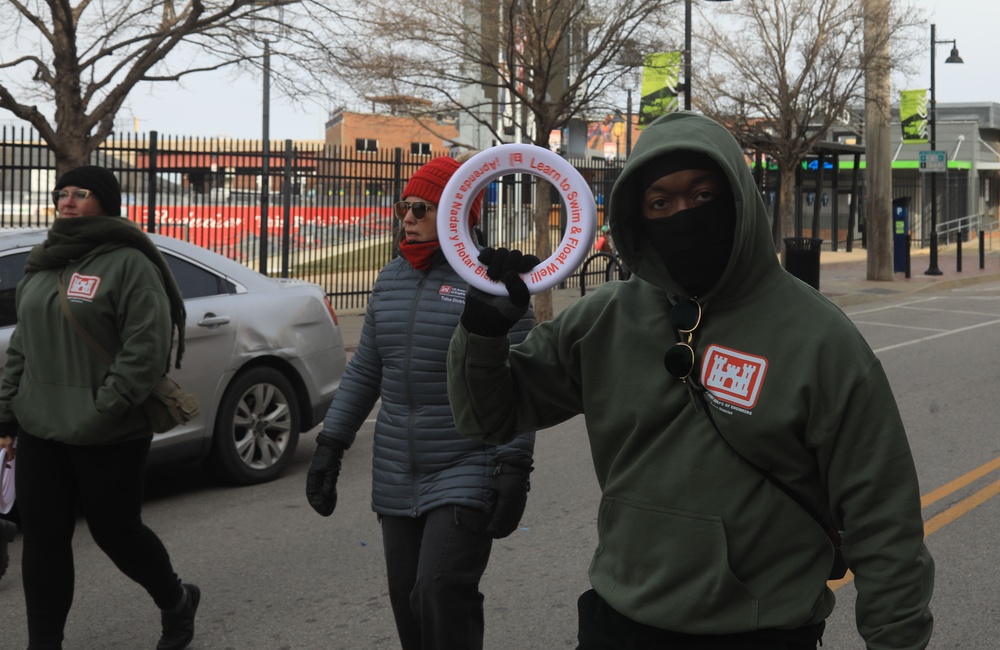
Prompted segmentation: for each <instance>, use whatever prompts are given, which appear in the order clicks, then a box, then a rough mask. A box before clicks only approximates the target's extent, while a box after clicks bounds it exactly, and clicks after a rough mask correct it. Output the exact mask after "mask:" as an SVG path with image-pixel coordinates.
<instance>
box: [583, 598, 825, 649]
mask: <svg viewBox="0 0 1000 650" xmlns="http://www.w3.org/2000/svg"><path fill="white" fill-rule="evenodd" d="M577 607H578V609H579V614H580V626H579V632H578V635H577V640H578V641H579V642H580V645H578V646H577V650H815V648H816V643H817V642H818V641H819V638H820V636H821V635H822V634H823V624H822V623H820V624H819V625H814V626H810V627H808V628H800V629H798V630H757V631H755V632H747V633H745V634H725V635H716V636H709V635H705V636H695V635H690V634H679V633H677V632H670V631H668V630H661V629H660V628H657V627H653V626H651V625H644V624H642V623H636V622H635V621H633V620H632V619H630V618H628V617H626V616H623V615H621V614H619V613H618V612H616V611H615V610H614V609H613V608H612V607H611V605H608V603H607V602H606V601H605V600H604V599H603V598H601V597H600V596H599V595H598V594H597V592H596V591H594V590H593V589H590V590H589V591H585V592H583V595H582V596H580V599H579V600H578V601H577Z"/></svg>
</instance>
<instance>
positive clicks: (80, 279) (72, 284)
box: [66, 273, 101, 302]
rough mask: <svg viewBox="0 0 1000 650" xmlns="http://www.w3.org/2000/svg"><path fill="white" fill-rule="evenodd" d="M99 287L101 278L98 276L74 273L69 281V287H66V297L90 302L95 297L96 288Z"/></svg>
mask: <svg viewBox="0 0 1000 650" xmlns="http://www.w3.org/2000/svg"><path fill="white" fill-rule="evenodd" d="M100 286H101V278H100V277H99V276H96V275H80V274H79V273H74V274H73V276H72V277H71V278H70V279H69V286H67V287H66V297H67V298H70V299H76V300H86V301H88V302H91V301H93V300H94V296H96V295H97V288H98V287H100Z"/></svg>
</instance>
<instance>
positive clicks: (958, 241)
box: [955, 228, 962, 273]
mask: <svg viewBox="0 0 1000 650" xmlns="http://www.w3.org/2000/svg"><path fill="white" fill-rule="evenodd" d="M955 271H956V272H957V273H961V272H962V229H961V228H959V229H958V236H956V237H955Z"/></svg>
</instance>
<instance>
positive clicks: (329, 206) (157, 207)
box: [0, 128, 621, 309]
mask: <svg viewBox="0 0 1000 650" xmlns="http://www.w3.org/2000/svg"><path fill="white" fill-rule="evenodd" d="M428 159H429V157H428V156H424V155H414V154H409V153H404V152H403V151H402V150H400V149H395V150H383V151H378V152H368V151H356V150H354V149H351V148H342V147H332V146H324V145H313V146H303V145H301V144H295V143H293V142H292V141H291V140H285V141H284V142H281V143H272V144H271V145H270V147H269V151H268V153H267V155H266V156H265V152H264V151H263V147H262V146H261V143H260V142H259V141H239V140H221V139H206V138H190V137H188V138H185V137H176V138H174V137H160V136H159V135H158V134H157V133H156V132H155V131H153V132H150V133H149V134H148V135H138V134H124V135H120V136H113V137H112V138H109V140H108V141H107V142H106V143H105V144H104V146H102V147H101V148H100V149H98V150H97V151H95V152H94V153H93V154H92V155H91V159H90V162H91V163H92V164H96V165H102V166H104V167H107V168H109V169H111V170H113V171H114V172H115V173H116V174H117V176H118V178H119V180H120V181H121V184H122V202H123V206H122V207H123V214H126V215H127V216H128V218H130V219H132V220H134V221H136V222H138V223H140V224H142V225H143V226H144V227H145V228H146V229H147V230H148V231H150V232H158V233H161V234H165V235H169V236H173V237H177V238H179V239H184V240H187V241H190V242H192V243H195V244H198V245H200V246H203V247H205V248H208V249H211V250H214V251H216V252H218V253H221V254H223V255H226V256H228V257H231V258H233V259H235V260H238V261H240V262H242V263H244V264H247V265H248V266H250V267H252V268H255V269H257V270H259V271H260V272H262V273H265V274H267V275H272V276H281V277H290V278H302V279H307V280H310V281H313V282H316V283H318V284H320V285H322V286H323V287H324V288H325V290H326V292H327V294H328V295H329V296H330V299H331V302H332V303H333V304H334V307H336V308H338V309H351V308H362V307H364V305H365V303H366V301H367V296H368V293H369V290H370V288H371V286H372V284H373V283H374V281H375V277H376V275H377V273H378V270H379V269H380V268H381V267H382V266H383V265H384V264H385V263H386V262H387V261H388V260H389V259H390V258H391V256H392V255H393V252H394V248H395V246H394V238H393V231H394V226H395V219H394V217H393V215H392V204H393V202H394V201H396V200H398V199H399V196H400V194H401V192H402V190H403V187H404V185H405V182H406V179H408V178H409V176H410V175H411V174H412V173H413V172H414V171H416V169H417V168H418V167H420V165H422V164H424V163H425V162H427V160H428ZM570 162H571V163H572V164H573V165H574V167H576V168H577V169H578V170H579V171H580V172H581V174H582V175H583V176H584V178H585V179H586V180H587V182H588V184H589V185H590V188H591V190H592V191H593V193H594V196H595V197H597V201H598V211H599V215H598V216H599V219H603V214H602V213H603V202H604V201H603V199H604V197H606V196H608V195H609V194H610V189H611V186H612V184H613V183H614V180H615V178H617V176H618V174H619V173H620V171H621V162H620V161H614V162H607V161H605V160H603V159H595V160H588V161H583V160H580V161H570ZM55 177H56V171H55V160H54V158H53V156H52V155H51V153H50V152H49V151H48V150H47V149H46V147H45V145H44V144H43V143H42V142H41V141H40V139H39V138H38V137H37V135H36V134H35V133H34V132H32V131H30V130H27V129H10V128H3V129H2V130H0V227H11V226H42V227H46V226H48V225H49V223H51V220H52V219H53V217H54V206H53V205H52V203H51V199H50V194H49V192H50V191H51V189H52V186H53V185H54V184H55ZM536 182H542V181H541V179H539V178H538V177H536V176H534V175H532V174H512V175H509V176H504V177H502V178H500V179H498V180H497V181H494V182H493V183H492V184H491V185H490V186H489V187H488V188H487V190H486V199H485V201H484V204H483V211H482V220H481V227H482V229H483V231H484V234H485V236H486V239H487V241H488V242H490V243H493V244H499V243H502V244H505V245H511V246H515V245H516V246H518V247H520V248H522V249H524V250H534V241H535V233H534V228H533V227H532V213H533V210H532V197H533V196H534V193H533V187H534V184H535V183H536ZM552 197H553V199H552V200H553V204H552V207H551V209H552V215H553V216H552V219H551V225H552V235H551V239H552V241H553V243H555V242H558V241H559V240H560V239H561V237H562V229H563V228H564V226H565V218H564V216H563V215H562V214H561V212H562V209H561V202H560V201H559V198H558V194H556V193H555V192H553V193H552ZM576 281H578V280H576V279H574V280H572V281H571V282H576Z"/></svg>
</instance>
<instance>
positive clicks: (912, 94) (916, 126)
mask: <svg viewBox="0 0 1000 650" xmlns="http://www.w3.org/2000/svg"><path fill="white" fill-rule="evenodd" d="M899 122H900V125H901V126H902V127H903V144H925V143H927V136H928V124H927V91H926V90H924V89H921V90H901V91H899Z"/></svg>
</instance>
